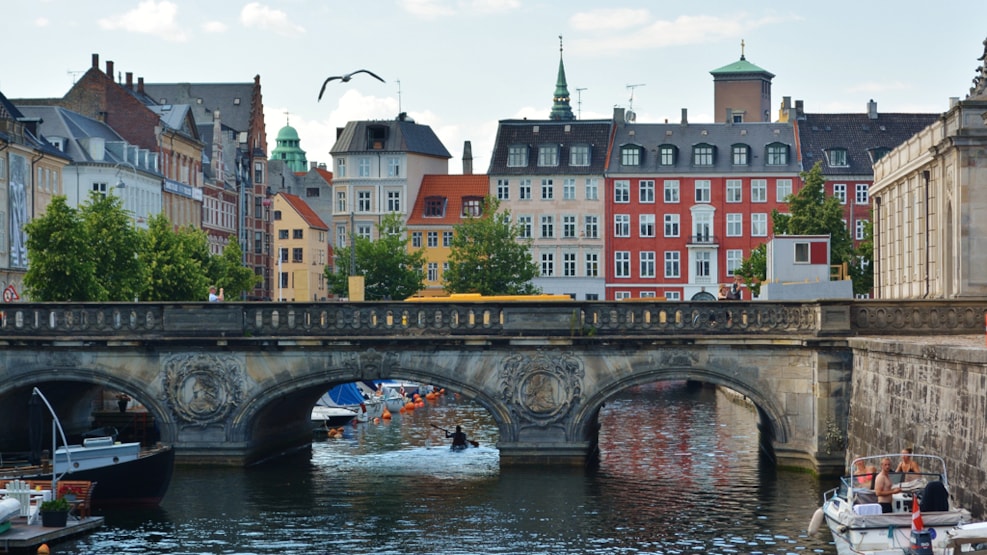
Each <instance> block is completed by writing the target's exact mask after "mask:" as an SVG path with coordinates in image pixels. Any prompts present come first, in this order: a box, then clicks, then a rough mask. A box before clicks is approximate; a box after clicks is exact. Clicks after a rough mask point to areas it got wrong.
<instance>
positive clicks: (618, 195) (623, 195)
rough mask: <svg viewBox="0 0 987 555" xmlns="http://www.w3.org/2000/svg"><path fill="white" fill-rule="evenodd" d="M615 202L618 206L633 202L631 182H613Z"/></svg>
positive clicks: (622, 180) (623, 180)
mask: <svg viewBox="0 0 987 555" xmlns="http://www.w3.org/2000/svg"><path fill="white" fill-rule="evenodd" d="M613 201H614V202H616V203H618V204H627V203H628V202H630V201H631V182H630V181H628V180H626V179H618V180H616V181H614V182H613Z"/></svg>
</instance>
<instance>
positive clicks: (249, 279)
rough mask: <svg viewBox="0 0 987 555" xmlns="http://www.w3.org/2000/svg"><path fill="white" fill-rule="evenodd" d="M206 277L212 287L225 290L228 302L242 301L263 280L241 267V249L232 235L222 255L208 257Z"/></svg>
mask: <svg viewBox="0 0 987 555" xmlns="http://www.w3.org/2000/svg"><path fill="white" fill-rule="evenodd" d="M208 275H209V278H210V283H211V284H212V285H215V286H216V287H217V288H220V287H222V288H223V289H225V290H226V298H227V299H228V300H236V299H242V298H243V296H244V294H245V293H247V292H248V291H251V290H253V289H254V288H255V287H257V286H258V285H260V283H261V281H263V280H264V278H262V277H261V276H259V275H257V274H255V273H254V272H253V271H252V270H251V269H250V268H247V267H246V266H244V265H243V249H241V248H240V243H239V242H237V240H236V236H234V235H231V236H230V237H229V241H227V243H226V247H224V248H223V254H221V255H219V256H213V257H210V259H209V272H208Z"/></svg>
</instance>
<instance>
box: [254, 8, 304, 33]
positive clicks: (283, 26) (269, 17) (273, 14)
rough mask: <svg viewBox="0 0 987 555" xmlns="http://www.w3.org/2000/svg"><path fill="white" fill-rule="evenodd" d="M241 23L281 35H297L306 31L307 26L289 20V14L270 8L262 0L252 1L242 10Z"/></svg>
mask: <svg viewBox="0 0 987 555" xmlns="http://www.w3.org/2000/svg"><path fill="white" fill-rule="evenodd" d="M240 23H242V24H243V26H244V27H254V28H257V29H264V30H267V31H274V32H275V33H278V34H281V35H289V36H290V35H297V34H299V33H304V32H305V28H304V27H302V26H301V25H296V24H294V23H292V22H291V21H289V20H288V15H287V14H286V13H284V12H283V11H281V10H275V9H272V8H269V7H267V6H265V5H263V4H261V3H260V2H251V3H249V4H247V5H246V6H244V7H243V10H241V11H240Z"/></svg>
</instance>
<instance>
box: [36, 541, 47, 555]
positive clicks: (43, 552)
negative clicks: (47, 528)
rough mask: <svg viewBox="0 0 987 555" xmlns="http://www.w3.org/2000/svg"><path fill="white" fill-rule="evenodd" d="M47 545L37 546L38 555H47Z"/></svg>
mask: <svg viewBox="0 0 987 555" xmlns="http://www.w3.org/2000/svg"><path fill="white" fill-rule="evenodd" d="M48 553H49V551H48V544H46V543H43V544H41V545H39V546H38V555H48Z"/></svg>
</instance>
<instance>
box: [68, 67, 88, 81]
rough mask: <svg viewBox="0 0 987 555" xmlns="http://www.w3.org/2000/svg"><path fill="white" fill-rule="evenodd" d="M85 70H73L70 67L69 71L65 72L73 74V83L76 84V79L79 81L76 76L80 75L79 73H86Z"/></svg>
mask: <svg viewBox="0 0 987 555" xmlns="http://www.w3.org/2000/svg"><path fill="white" fill-rule="evenodd" d="M85 72H86V71H85V70H71V69H69V70H67V71H66V72H65V73H67V74H69V75H71V76H72V84H73V85H74V84H75V83H76V81H77V79H76V78H77V77H78V76H79V75H82V74H83V73H85Z"/></svg>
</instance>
